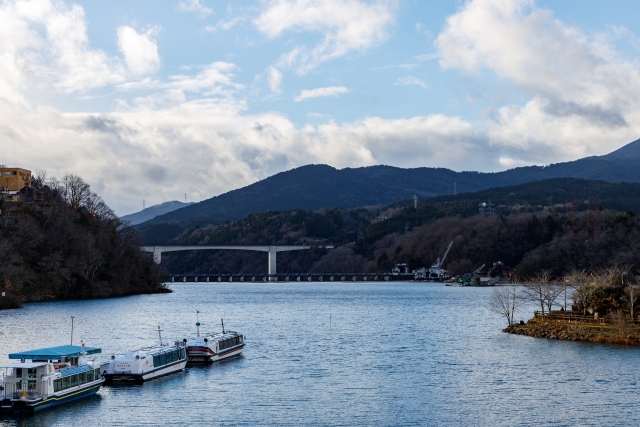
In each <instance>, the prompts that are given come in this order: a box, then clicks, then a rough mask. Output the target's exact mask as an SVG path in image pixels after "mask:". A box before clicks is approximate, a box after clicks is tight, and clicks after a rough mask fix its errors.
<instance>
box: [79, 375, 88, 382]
mask: <svg viewBox="0 0 640 427" xmlns="http://www.w3.org/2000/svg"><path fill="white" fill-rule="evenodd" d="M86 382H87V373H86V372H81V373H80V384H84V383H86Z"/></svg>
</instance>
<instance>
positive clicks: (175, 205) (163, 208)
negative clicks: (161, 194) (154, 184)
mask: <svg viewBox="0 0 640 427" xmlns="http://www.w3.org/2000/svg"><path fill="white" fill-rule="evenodd" d="M189 205H193V202H191V203H183V202H179V201H177V200H174V201H171V202H164V203H160V204H159V205H153V206H149V207H148V208H146V209H143V210H141V211H140V212H136V213H132V214H129V215H125V216H122V217H120V221H127V222H129V223H130V224H131V225H137V224H141V223H143V222H145V221H149V220H150V219H153V218H155V217H156V216H158V215H163V214H166V213H169V212H173V211H175V210H176V209H180V208H184V207H185V206H189Z"/></svg>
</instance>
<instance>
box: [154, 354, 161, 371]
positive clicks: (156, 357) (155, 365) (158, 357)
mask: <svg viewBox="0 0 640 427" xmlns="http://www.w3.org/2000/svg"><path fill="white" fill-rule="evenodd" d="M159 365H160V356H158V355H157V354H156V355H154V356H153V367H154V368H157V367H158V366H159Z"/></svg>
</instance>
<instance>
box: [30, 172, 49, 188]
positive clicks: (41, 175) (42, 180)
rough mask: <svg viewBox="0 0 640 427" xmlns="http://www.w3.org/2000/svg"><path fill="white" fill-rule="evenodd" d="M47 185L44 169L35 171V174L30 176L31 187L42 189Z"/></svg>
mask: <svg viewBox="0 0 640 427" xmlns="http://www.w3.org/2000/svg"><path fill="white" fill-rule="evenodd" d="M46 183H47V171H46V170H44V169H37V170H36V173H35V174H33V175H31V185H33V186H34V187H36V188H42V187H44V186H45V184H46Z"/></svg>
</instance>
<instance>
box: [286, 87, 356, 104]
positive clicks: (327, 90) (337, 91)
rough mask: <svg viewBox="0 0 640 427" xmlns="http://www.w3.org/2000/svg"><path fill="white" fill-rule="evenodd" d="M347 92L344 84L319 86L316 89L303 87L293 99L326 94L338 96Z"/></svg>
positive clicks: (299, 99) (326, 95) (301, 99)
mask: <svg viewBox="0 0 640 427" xmlns="http://www.w3.org/2000/svg"><path fill="white" fill-rule="evenodd" d="M344 93H349V89H347V88H346V87H344V86H330V87H319V88H317V89H304V90H302V91H301V92H300V95H298V96H296V98H295V101H296V102H300V101H304V100H305V99H310V98H320V97H328V96H338V95H342V94H344Z"/></svg>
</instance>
